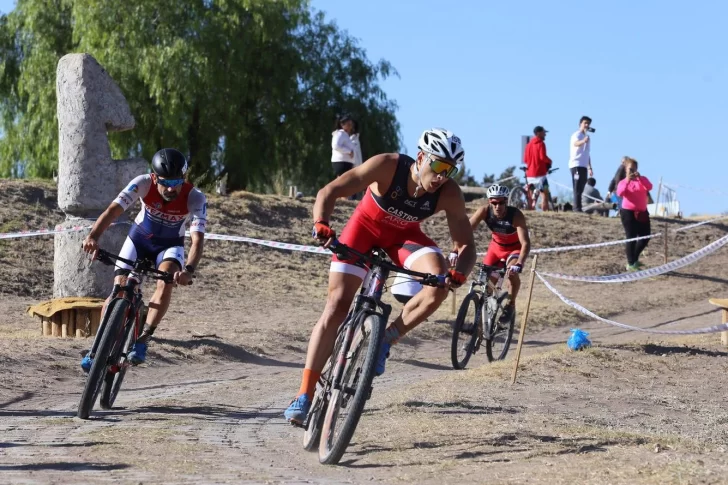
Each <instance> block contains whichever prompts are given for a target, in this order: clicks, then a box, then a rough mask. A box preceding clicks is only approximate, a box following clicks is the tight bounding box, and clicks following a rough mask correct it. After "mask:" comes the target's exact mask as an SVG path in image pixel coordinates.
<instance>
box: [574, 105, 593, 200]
mask: <svg viewBox="0 0 728 485" xmlns="http://www.w3.org/2000/svg"><path fill="white" fill-rule="evenodd" d="M591 122H592V120H591V118H589V117H588V116H582V117H581V119H580V120H579V129H578V130H577V131H576V132H575V133H574V134H573V135H571V142H570V143H569V153H570V155H569V170H570V171H571V179H572V182H573V186H574V212H582V210H581V194H582V192H584V186H585V185H586V179H587V169H588V172H589V177H593V176H594V171H593V170H592V165H591V154H590V151H591V142H590V140H589V135H587V134H586V132H587V131H591V130H590V128H591Z"/></svg>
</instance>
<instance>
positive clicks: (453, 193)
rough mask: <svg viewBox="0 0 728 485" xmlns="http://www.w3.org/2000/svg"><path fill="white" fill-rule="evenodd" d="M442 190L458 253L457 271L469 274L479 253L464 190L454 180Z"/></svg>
mask: <svg viewBox="0 0 728 485" xmlns="http://www.w3.org/2000/svg"><path fill="white" fill-rule="evenodd" d="M442 191H443V194H442V196H441V201H442V202H444V206H443V209H444V210H445V215H446V216H447V226H448V228H449V229H450V237H451V238H452V241H453V245H454V251H455V252H457V253H458V260H457V264H456V265H455V271H458V272H460V273H462V274H464V275H466V276H467V275H469V274H470V272H471V271H472V270H473V266H475V260H476V258H477V255H476V254H475V239H474V238H473V228H472V226H471V225H470V224H469V221H468V214H467V211H466V209H465V199H464V198H463V192H462V191H461V190H460V187H459V186H458V184H456V183H454V182H453V183H448V184H445V186H444V187H443V188H442ZM443 199H444V200H443ZM476 214H477V212H476Z"/></svg>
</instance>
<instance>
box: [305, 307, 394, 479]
mask: <svg viewBox="0 0 728 485" xmlns="http://www.w3.org/2000/svg"><path fill="white" fill-rule="evenodd" d="M386 323H387V322H386V321H385V320H384V317H382V315H379V314H377V313H367V312H362V313H361V314H359V316H357V320H356V321H354V322H353V325H355V328H356V330H355V333H354V338H353V339H352V342H351V345H350V347H349V348H348V350H347V349H345V350H347V352H346V355H345V359H343V361H342V360H340V359H339V360H338V361H337V362H336V364H335V365H336V366H341V365H343V366H345V367H344V369H343V370H344V372H343V378H342V379H341V383H340V386H338V389H332V390H331V397H330V399H329V403H328V408H327V410H326V415H325V417H324V422H323V426H322V429H321V443H320V445H319V461H320V462H321V463H323V464H325V465H333V464H336V463H338V462H339V460H340V459H341V457H342V455H343V454H344V451H346V447H347V446H349V443H350V442H351V438H352V437H353V436H354V431H355V430H356V426H357V424H358V423H359V418H360V417H361V414H362V412H363V411H364V405H365V404H366V401H367V400H368V399H369V397H370V395H371V392H372V381H373V380H374V370H375V368H376V364H377V356H378V354H379V348H380V346H381V342H382V338H383V337H384V327H385V325H386ZM337 358H338V356H337ZM333 374H334V375H336V370H334V371H333Z"/></svg>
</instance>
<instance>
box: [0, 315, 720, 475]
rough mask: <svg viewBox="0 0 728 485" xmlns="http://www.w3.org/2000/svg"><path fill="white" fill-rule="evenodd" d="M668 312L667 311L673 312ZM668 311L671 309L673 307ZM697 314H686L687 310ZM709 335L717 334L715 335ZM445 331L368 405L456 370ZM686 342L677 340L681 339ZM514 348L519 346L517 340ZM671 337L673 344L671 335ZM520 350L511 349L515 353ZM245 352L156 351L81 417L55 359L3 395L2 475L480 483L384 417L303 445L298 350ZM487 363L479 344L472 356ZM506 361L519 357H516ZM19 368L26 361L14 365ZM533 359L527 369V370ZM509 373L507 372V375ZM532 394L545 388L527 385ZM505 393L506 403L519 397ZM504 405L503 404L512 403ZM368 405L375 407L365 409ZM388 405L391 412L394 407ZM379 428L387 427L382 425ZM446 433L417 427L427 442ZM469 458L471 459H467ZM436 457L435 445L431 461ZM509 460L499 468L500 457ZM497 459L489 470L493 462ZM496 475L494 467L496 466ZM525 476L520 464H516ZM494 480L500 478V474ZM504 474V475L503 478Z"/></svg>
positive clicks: (76, 393)
mask: <svg viewBox="0 0 728 485" xmlns="http://www.w3.org/2000/svg"><path fill="white" fill-rule="evenodd" d="M712 310H713V309H712V308H710V307H709V306H707V304H706V303H695V304H691V305H688V306H686V307H684V308H682V309H680V310H679V311H675V310H672V311H669V312H652V313H650V314H649V315H644V314H634V313H633V314H624V315H620V316H619V320H620V321H624V322H625V323H628V322H630V321H632V322H635V320H639V322H640V323H641V325H643V326H650V325H654V324H656V323H661V322H664V321H666V320H668V319H673V320H677V322H676V323H675V325H677V326H676V327H673V326H671V327H670V328H695V327H698V326H705V325H712V324H714V323H715V322H716V320H717V315H716V314H715V313H714V312H713V311H712ZM664 313H669V315H666V314H664ZM666 317H670V318H667V319H666ZM687 317H689V318H687ZM583 328H587V329H588V330H589V331H590V332H591V337H592V339H593V340H594V342H595V343H599V344H603V345H606V344H617V343H622V342H627V341H629V342H635V341H639V342H646V341H647V340H649V341H653V342H654V341H657V340H664V339H661V338H655V337H645V336H640V335H637V334H635V333H631V332H630V333H627V332H624V331H622V330H620V329H612V328H609V327H605V326H603V325H601V324H589V325H585V326H583ZM567 337H568V329H564V328H561V329H547V330H543V331H540V332H536V333H533V334H532V335H531V334H529V335H528V336H527V340H526V345H525V346H524V355H532V354H536V353H543V352H548V351H553V350H554V349H557V348H563V346H564V342H565V340H566V338H567ZM712 338H714V339H716V338H717V336H713V337H712ZM448 346H449V342H447V341H446V340H445V339H438V340H418V339H408V340H407V341H405V342H403V343H402V344H401V345H399V347H398V348H397V352H396V354H395V355H394V356H393V358H392V360H391V362H390V363H389V366H388V370H387V373H386V374H385V375H384V376H383V377H382V378H380V379H379V380H377V381H376V383H375V394H376V398H375V399H373V401H372V406H371V408H372V409H371V410H370V413H371V412H374V413H375V414H377V415H378V416H379V418H380V419H378V421H382V419H381V403H382V402H383V401H382V400H384V401H386V399H387V398H389V397H391V396H396V395H397V393H399V392H400V391H401V390H403V389H406V388H407V387H408V386H411V385H413V384H423V383H427V382H428V381H429V380H432V379H435V378H442V377H443V376H444V377H447V376H448V375H451V374H454V373H455V371H453V370H451V369H450V363H449V353H448V351H449V347H448ZM677 346H679V344H675V346H674V348H677ZM514 348H515V347H514ZM665 348H672V346H670V345H668V346H667V347H665ZM512 356H513V352H512V353H511V354H510V357H512ZM247 360H248V361H247V362H236V363H230V362H223V363H218V364H216V363H210V362H200V363H193V364H185V363H183V362H171V363H166V362H164V361H161V362H160V361H154V360H153V361H152V362H151V363H150V364H149V365H148V366H146V367H144V368H137V369H134V370H133V371H132V372H130V373H129V374H128V376H127V381H126V382H125V386H124V388H123V390H122V393H121V394H120V396H119V398H118V400H117V409H114V410H111V411H97V412H95V413H94V415H93V419H91V420H89V421H81V420H78V419H77V418H75V417H74V415H75V410H76V406H77V403H78V400H79V397H80V390H81V383H82V377H81V376H80V375H79V374H80V372H78V373H75V374H74V375H73V376H72V377H64V374H67V373H64V372H59V369H53V368H52V367H51V368H49V369H48V375H47V377H48V379H46V380H42V381H39V382H38V383H36V384H34V387H29V388H27V389H25V390H24V392H20V393H18V392H16V393H15V394H13V395H5V393H3V397H2V399H1V400H0V436H2V438H0V476H2V482H3V483H27V484H36V483H37V484H40V483H75V482H92V483H107V482H114V483H291V484H294V483H364V482H372V481H374V482H387V483H394V482H409V481H415V482H418V483H436V482H437V483H443V482H444V483H448V482H449V481H450V480H456V479H457V480H459V481H462V482H471V481H472V482H479V481H480V479H478V478H473V477H471V478H470V479H468V478H467V477H460V476H459V474H458V472H457V470H456V469H453V470H445V471H440V472H438V473H437V478H435V477H434V476H432V474H431V473H430V471H429V467H428V465H426V464H418V465H414V466H408V465H406V464H403V463H400V464H398V463H396V462H389V463H388V462H387V461H388V460H391V459H392V458H391V454H389V453H382V452H379V453H378V452H377V451H381V450H380V448H379V443H378V442H377V441H372V439H371V437H372V435H376V434H377V431H376V430H375V429H373V428H371V427H372V426H383V427H386V426H387V424H386V421H384V422H381V423H377V422H374V421H373V420H372V419H364V420H363V421H362V424H361V426H366V427H369V429H367V430H366V432H363V433H359V435H360V436H361V435H363V439H361V440H358V439H357V437H356V436H355V439H354V443H353V444H352V445H351V446H350V448H349V449H348V452H347V454H346V455H345V456H344V459H343V462H342V463H343V466H338V467H324V466H321V465H319V464H318V462H317V459H316V455H315V454H312V453H306V452H304V451H303V450H302V449H301V446H300V438H301V432H300V431H299V430H296V429H293V428H291V427H290V426H288V425H287V424H286V423H285V422H284V420H283V418H282V411H283V407H284V405H285V404H287V402H288V400H289V399H290V398H291V390H295V389H296V388H297V385H298V379H299V376H300V362H301V356H300V355H298V354H284V355H280V356H276V357H251V358H249V359H247ZM483 364H484V356H483V355H476V356H475V357H474V359H473V363H472V364H471V365H472V366H479V365H483ZM507 365H508V369H510V366H511V364H510V363H508V364H507ZM15 370H16V371H20V372H22V368H19V367H16V368H15ZM528 372H529V370H528V369H526V370H523V371H522V376H524V377H525V376H527V375H528ZM502 384H503V383H502V382H501V383H500V385H502ZM520 392H522V393H524V395H523V397H525V396H527V395H528V394H530V393H532V392H538V390H537V389H531V390H529V389H528V388H522V389H521V390H520ZM515 405H516V403H513V402H512V403H508V404H507V406H515ZM507 406H506V407H507ZM368 414H369V413H368ZM385 415H386V413H385ZM381 432H382V433H386V429H385V428H383V429H382V431H381ZM442 438H443V437H442V436H437V435H430V436H428V435H427V434H426V435H424V436H421V437H420V440H419V441H420V442H421V443H422V452H423V453H424V454H427V452H428V449H427V444H426V443H427V442H428V441H432V442H433V443H436V442H438V441H439V440H441V439H442ZM464 461H467V460H464ZM435 462H436V456H434V455H433V461H432V466H434V464H435ZM509 462H510V460H507V461H506V462H505V463H503V464H500V465H497V464H494V465H493V466H496V469H495V470H497V471H498V473H500V474H503V477H504V478H507V477H510V478H509V479H508V480H509V481H511V480H512V481H514V482H520V483H526V482H528V480H525V477H524V480H523V481H521V480H519V479H517V476H515V475H513V473H512V471H513V468H514V466H513V465H508V464H507V463H509ZM500 467H502V469H501V468H500ZM492 471H493V470H491V472H492ZM496 475H497V474H496ZM516 475H517V474H516ZM487 481H488V482H489V483H501V482H500V481H499V480H497V479H494V478H493V476H491V478H490V479H489V480H487ZM503 483H505V482H503Z"/></svg>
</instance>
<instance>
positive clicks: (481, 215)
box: [470, 203, 489, 232]
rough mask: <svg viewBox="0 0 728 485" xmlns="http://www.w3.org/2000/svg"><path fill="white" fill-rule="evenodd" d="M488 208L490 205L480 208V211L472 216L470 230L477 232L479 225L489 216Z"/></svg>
mask: <svg viewBox="0 0 728 485" xmlns="http://www.w3.org/2000/svg"><path fill="white" fill-rule="evenodd" d="M488 207H489V204H487V203H486V204H485V205H484V206H482V207H479V208H478V210H476V211H475V213H474V214H473V215H472V216H470V228H471V229H472V230H473V232H475V230H476V229H477V228H478V225H479V224H480V223H481V222H482V221H484V220H485V218H486V217H487V216H488Z"/></svg>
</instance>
